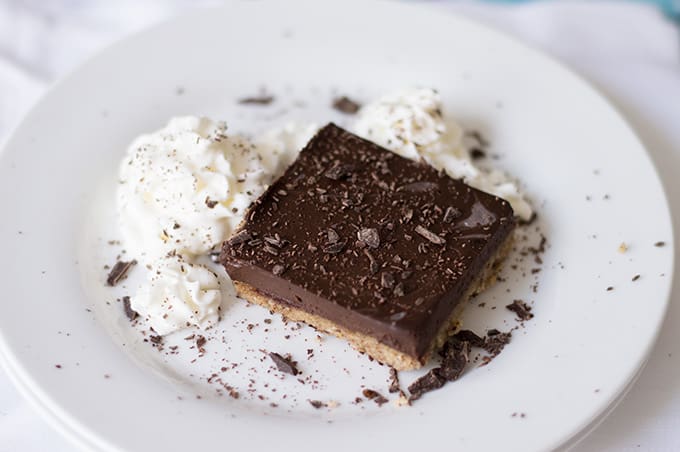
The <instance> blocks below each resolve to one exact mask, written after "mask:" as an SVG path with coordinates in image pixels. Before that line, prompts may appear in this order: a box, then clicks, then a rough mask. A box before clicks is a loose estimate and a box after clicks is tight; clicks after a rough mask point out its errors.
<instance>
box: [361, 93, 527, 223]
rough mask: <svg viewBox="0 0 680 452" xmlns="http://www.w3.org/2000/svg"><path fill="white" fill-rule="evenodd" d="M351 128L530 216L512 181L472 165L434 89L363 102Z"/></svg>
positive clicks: (460, 134) (460, 131) (458, 130)
mask: <svg viewBox="0 0 680 452" xmlns="http://www.w3.org/2000/svg"><path fill="white" fill-rule="evenodd" d="M352 130H353V131H354V133H356V134H357V135H360V136H362V137H364V138H366V139H368V140H371V141H373V142H374V143H377V144H379V145H381V146H383V147H385V148H387V149H389V150H391V151H393V152H395V153H397V154H399V155H401V156H403V157H406V158H410V159H413V160H418V159H423V160H425V161H426V162H427V163H429V164H430V165H432V166H433V167H435V168H437V169H439V170H444V171H445V172H446V173H447V174H448V175H449V176H451V177H453V178H456V179H463V180H464V181H465V183H467V184H469V185H471V186H473V187H475V188H478V189H480V190H482V191H485V192H487V193H491V194H494V195H496V196H498V197H500V198H503V199H505V200H506V201H508V202H509V203H510V205H512V208H513V209H514V211H515V214H516V215H518V216H519V217H520V218H522V219H524V220H528V219H529V218H530V217H531V215H532V212H533V210H532V208H531V205H529V203H528V202H527V201H526V199H525V198H524V195H523V194H522V193H521V191H520V189H519V187H518V185H517V183H516V182H514V181H513V180H512V179H511V178H510V177H508V176H507V175H506V174H505V173H503V172H502V171H499V170H483V169H481V168H478V167H477V166H475V164H474V163H473V161H472V158H471V157H470V153H469V151H468V148H467V146H465V145H464V143H463V129H462V128H461V127H460V126H459V125H458V124H457V123H456V122H455V121H453V120H452V119H450V118H447V117H445V116H444V114H443V108H442V102H441V98H440V96H439V93H437V91H436V90H434V89H431V88H412V89H406V90H403V91H400V92H397V93H394V94H389V95H387V96H384V97H382V98H380V99H378V100H377V101H375V102H372V103H370V104H367V105H366V106H364V107H362V108H361V110H359V114H358V118H357V120H356V122H355V123H354V125H353V127H352Z"/></svg>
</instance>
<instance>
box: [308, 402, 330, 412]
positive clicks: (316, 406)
mask: <svg viewBox="0 0 680 452" xmlns="http://www.w3.org/2000/svg"><path fill="white" fill-rule="evenodd" d="M308 402H309V404H310V405H311V406H313V407H314V408H316V409H317V410H318V409H319V408H323V407H325V406H326V404H325V403H323V402H322V401H321V400H309V401H308Z"/></svg>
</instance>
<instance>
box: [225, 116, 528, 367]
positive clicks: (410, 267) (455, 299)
mask: <svg viewBox="0 0 680 452" xmlns="http://www.w3.org/2000/svg"><path fill="white" fill-rule="evenodd" d="M514 228H515V219H514V215H513V211H512V208H511V207H510V205H509V204H508V203H507V202H506V201H504V200H502V199H499V198H498V197H495V196H492V195H489V194H487V193H484V192H481V191H479V190H476V189H474V188H472V187H470V186H468V185H466V184H464V183H463V182H461V181H459V180H455V179H451V178H450V177H448V176H447V175H445V174H444V173H442V172H438V171H437V170H435V169H434V168H432V167H431V166H429V165H427V164H425V163H422V162H415V161H412V160H408V159H405V158H403V157H400V156H398V155H396V154H394V153H392V152H390V151H388V150H386V149H383V148H381V147H380V146H378V145H376V144H374V143H371V142H370V141H367V140H364V139H362V138H359V137H358V136H355V135H353V134H351V133H349V132H347V131H345V130H343V129H341V128H339V127H337V126H335V125H334V124H329V125H327V126H326V127H324V128H323V129H321V130H320V131H319V132H318V134H317V135H316V136H315V137H314V138H312V140H311V141H310V142H309V144H307V146H306V147H305V148H304V149H303V150H302V151H301V153H300V155H299V156H298V158H297V160H296V161H295V162H294V163H293V164H292V165H291V166H290V167H289V168H288V169H287V171H286V172H285V174H284V175H283V176H281V178H279V179H278V180H277V181H276V182H275V183H274V184H273V185H271V186H270V187H269V189H268V190H267V191H266V192H265V193H264V194H263V195H262V196H261V197H260V198H259V199H258V200H257V201H256V202H255V203H254V204H253V205H252V206H251V208H250V210H249V212H248V213H247V215H246V218H245V220H244V222H243V224H242V225H241V227H240V228H239V231H237V233H236V234H235V235H234V236H232V237H231V239H229V240H228V241H227V242H225V243H224V245H223V249H222V253H221V256H220V261H221V263H222V264H223V265H224V267H225V269H226V270H227V272H228V273H229V275H230V276H231V278H232V280H233V281H234V284H235V286H236V289H237V292H238V294H239V295H240V296H241V297H243V298H245V299H246V300H248V301H250V302H253V303H257V304H260V305H262V306H265V307H267V308H269V309H271V310H273V311H276V312H279V313H281V314H283V315H284V316H285V317H287V318H289V319H291V320H294V321H302V322H306V323H308V324H310V325H312V326H314V327H316V328H318V329H320V330H323V331H326V332H328V333H331V334H334V335H336V336H339V337H341V338H344V339H346V340H348V341H349V342H350V343H351V344H352V345H353V346H354V347H355V348H356V349H358V350H360V351H363V352H366V353H368V355H369V356H371V357H373V358H375V359H376V360H378V361H380V362H382V363H385V364H388V365H390V366H393V367H394V368H395V369H398V370H405V369H414V368H418V367H421V366H422V365H423V364H424V363H425V362H426V361H427V360H428V358H429V356H430V355H431V354H432V352H433V351H435V350H437V349H438V348H439V347H441V345H442V344H443V343H444V342H445V340H446V338H447V336H448V334H450V333H451V332H452V330H453V329H455V325H456V320H457V317H458V315H459V313H460V311H461V309H462V308H463V306H464V305H465V302H466V300H467V299H468V298H469V297H470V296H471V295H472V294H474V293H477V292H479V291H481V290H482V289H483V288H484V287H485V286H487V285H488V284H490V283H492V282H494V281H495V274H496V272H497V270H498V268H497V266H498V264H499V263H500V261H501V260H502V258H503V257H504V256H505V254H507V252H508V250H509V249H510V246H511V240H512V232H513V229H514Z"/></svg>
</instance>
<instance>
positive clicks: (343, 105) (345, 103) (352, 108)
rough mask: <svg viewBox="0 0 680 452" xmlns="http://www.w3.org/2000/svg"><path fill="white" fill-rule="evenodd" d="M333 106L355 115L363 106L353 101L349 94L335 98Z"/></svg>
mask: <svg viewBox="0 0 680 452" xmlns="http://www.w3.org/2000/svg"><path fill="white" fill-rule="evenodd" d="M333 108H335V109H336V110H338V111H340V112H342V113H346V114H348V115H353V114H354V113H356V112H357V111H359V109H360V108H361V104H359V103H358V102H355V101H353V100H352V99H350V98H349V97H347V96H341V97H336V98H335V99H334V100H333Z"/></svg>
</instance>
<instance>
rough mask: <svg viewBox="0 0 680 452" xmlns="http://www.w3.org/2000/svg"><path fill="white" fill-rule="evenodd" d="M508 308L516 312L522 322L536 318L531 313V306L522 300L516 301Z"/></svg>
mask: <svg viewBox="0 0 680 452" xmlns="http://www.w3.org/2000/svg"><path fill="white" fill-rule="evenodd" d="M506 308H507V309H508V310H510V311H512V312H514V313H515V314H516V315H517V318H519V320H521V321H524V320H529V319H531V318H533V317H534V314H533V313H532V312H531V306H529V305H528V304H526V303H525V302H524V301H522V300H514V301H513V302H512V303H510V304H509V305H507V306H506Z"/></svg>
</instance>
